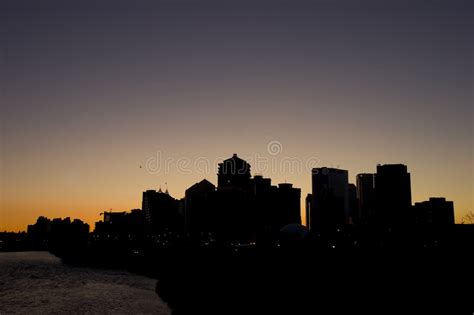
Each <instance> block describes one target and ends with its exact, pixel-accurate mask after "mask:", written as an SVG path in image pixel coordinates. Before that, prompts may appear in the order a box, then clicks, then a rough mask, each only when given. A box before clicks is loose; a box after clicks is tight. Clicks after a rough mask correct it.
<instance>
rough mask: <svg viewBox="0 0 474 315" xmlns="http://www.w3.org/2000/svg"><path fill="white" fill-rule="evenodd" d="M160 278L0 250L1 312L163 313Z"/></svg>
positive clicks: (165, 309) (165, 314)
mask: <svg viewBox="0 0 474 315" xmlns="http://www.w3.org/2000/svg"><path fill="white" fill-rule="evenodd" d="M155 286H156V280H154V279H150V278H147V277H143V276H138V275H134V274H131V273H129V272H127V271H123V270H105V269H94V268H83V267H74V266H70V265H66V264H63V263H62V262H61V260H60V259H58V258H57V257H55V256H53V255H51V254H49V253H48V252H14V253H1V252H0V314H1V315H4V314H11V313H18V314H51V313H54V314H71V313H72V314H160V315H168V314H171V311H170V310H169V308H168V307H167V305H166V304H165V303H164V302H163V301H162V300H160V299H159V297H158V295H156V293H155Z"/></svg>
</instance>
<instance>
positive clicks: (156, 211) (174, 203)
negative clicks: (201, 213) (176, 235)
mask: <svg viewBox="0 0 474 315" xmlns="http://www.w3.org/2000/svg"><path fill="white" fill-rule="evenodd" d="M142 210H143V211H144V213H145V222H146V230H147V232H148V233H151V234H160V233H164V232H167V231H172V232H182V229H183V226H182V218H181V216H180V215H179V213H178V200H176V199H174V198H173V197H171V196H170V195H169V193H168V191H166V192H162V191H161V189H160V190H159V191H156V190H147V191H144V192H143V199H142Z"/></svg>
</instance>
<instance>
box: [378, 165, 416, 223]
mask: <svg viewBox="0 0 474 315" xmlns="http://www.w3.org/2000/svg"><path fill="white" fill-rule="evenodd" d="M375 195H376V208H377V209H376V218H377V221H378V222H379V223H380V224H384V225H405V224H414V223H415V217H414V213H413V211H411V210H412V209H411V184H410V173H408V171H407V166H406V165H403V164H385V165H377V173H376V174H375Z"/></svg>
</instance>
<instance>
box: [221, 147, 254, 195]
mask: <svg viewBox="0 0 474 315" xmlns="http://www.w3.org/2000/svg"><path fill="white" fill-rule="evenodd" d="M250 177H251V175H250V164H248V163H247V162H246V161H244V160H242V159H241V158H239V157H238V156H237V154H235V153H234V155H233V156H232V157H231V158H229V159H227V160H224V161H223V162H222V163H219V170H218V173H217V187H218V188H225V187H229V188H242V189H249V188H250Z"/></svg>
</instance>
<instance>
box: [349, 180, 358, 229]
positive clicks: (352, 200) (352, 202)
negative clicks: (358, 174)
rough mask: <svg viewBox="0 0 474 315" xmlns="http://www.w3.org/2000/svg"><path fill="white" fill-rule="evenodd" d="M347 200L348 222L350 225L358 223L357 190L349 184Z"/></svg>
mask: <svg viewBox="0 0 474 315" xmlns="http://www.w3.org/2000/svg"><path fill="white" fill-rule="evenodd" d="M347 189H348V198H349V221H350V223H353V224H354V223H359V221H360V220H359V219H360V216H359V204H358V202H357V188H356V185H354V184H349V185H348V186H347Z"/></svg>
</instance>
